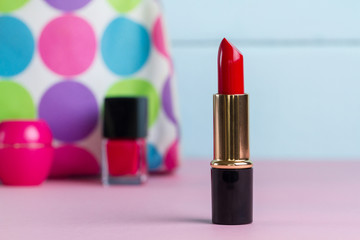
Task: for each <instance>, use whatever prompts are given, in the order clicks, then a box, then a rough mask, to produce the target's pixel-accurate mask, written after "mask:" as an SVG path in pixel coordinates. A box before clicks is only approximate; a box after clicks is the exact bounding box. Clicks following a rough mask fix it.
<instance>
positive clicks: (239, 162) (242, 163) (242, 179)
mask: <svg viewBox="0 0 360 240" xmlns="http://www.w3.org/2000/svg"><path fill="white" fill-rule="evenodd" d="M213 99H214V159H213V161H212V162H211V183H212V210H213V211H212V220H213V223H216V224H229V225H235V224H247V223H251V222H252V178H253V176H252V163H251V161H250V154H249V120H248V95H247V94H234V95H225V94H215V95H214V98H213Z"/></svg>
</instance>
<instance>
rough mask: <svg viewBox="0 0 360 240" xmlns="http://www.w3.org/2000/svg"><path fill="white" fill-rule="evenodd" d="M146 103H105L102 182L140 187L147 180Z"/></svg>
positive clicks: (122, 99) (121, 99) (129, 100)
mask: <svg viewBox="0 0 360 240" xmlns="http://www.w3.org/2000/svg"><path fill="white" fill-rule="evenodd" d="M146 135H147V99H146V98H145V97H110V98H106V99H105V105H104V120H103V144H102V182H103V184H104V185H111V184H141V183H143V182H145V181H146V179H147V161H146Z"/></svg>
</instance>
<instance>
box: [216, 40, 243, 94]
mask: <svg viewBox="0 0 360 240" xmlns="http://www.w3.org/2000/svg"><path fill="white" fill-rule="evenodd" d="M218 92H219V94H244V59H243V55H242V54H241V52H240V51H239V50H238V49H237V48H236V47H235V46H233V45H232V44H231V43H229V42H228V40H226V39H225V38H224V39H223V40H222V41H221V44H220V47H219V53H218Z"/></svg>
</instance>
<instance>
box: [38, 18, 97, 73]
mask: <svg viewBox="0 0 360 240" xmlns="http://www.w3.org/2000/svg"><path fill="white" fill-rule="evenodd" d="M39 51H40V56H41V58H42V60H43V61H44V63H45V65H46V66H47V67H48V68H50V69H51V70H52V71H54V72H55V73H57V74H60V75H63V76H74V75H78V74H80V73H82V72H84V71H85V70H86V69H87V68H88V67H89V66H90V65H91V63H92V62H93V60H94V57H95V52H96V39H95V33H94V31H93V29H92V28H91V26H90V25H89V24H88V23H87V22H86V21H85V20H84V19H82V18H80V17H76V16H73V15H70V14H66V15H64V16H62V17H58V18H56V19H54V20H52V21H51V22H50V23H48V24H47V25H46V27H45V28H44V29H43V31H42V33H41V35H40V40H39Z"/></svg>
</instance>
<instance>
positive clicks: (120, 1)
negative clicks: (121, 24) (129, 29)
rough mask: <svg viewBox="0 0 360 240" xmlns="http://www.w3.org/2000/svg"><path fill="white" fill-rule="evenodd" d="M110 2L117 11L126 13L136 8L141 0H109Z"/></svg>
mask: <svg viewBox="0 0 360 240" xmlns="http://www.w3.org/2000/svg"><path fill="white" fill-rule="evenodd" d="M108 2H109V3H110V4H111V6H113V7H114V8H115V9H116V11H118V12H121V13H124V12H128V11H130V10H132V9H133V8H135V7H136V6H137V5H138V4H139V3H140V2H141V0H108Z"/></svg>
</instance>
